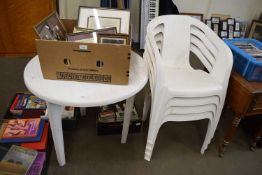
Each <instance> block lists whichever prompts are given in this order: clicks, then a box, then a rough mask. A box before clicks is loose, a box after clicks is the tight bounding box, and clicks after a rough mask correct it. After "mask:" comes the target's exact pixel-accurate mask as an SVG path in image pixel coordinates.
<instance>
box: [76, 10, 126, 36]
mask: <svg viewBox="0 0 262 175" xmlns="http://www.w3.org/2000/svg"><path fill="white" fill-rule="evenodd" d="M90 17H91V18H90ZM119 19H120V26H118V25H119ZM90 20H91V23H90ZM129 22H130V11H129V10H118V9H106V8H93V7H87V6H80V7H79V10H78V27H81V28H88V23H89V25H91V26H92V28H94V29H101V28H102V26H103V27H107V26H108V27H112V26H114V27H116V28H117V29H118V30H117V33H124V34H129ZM115 25H116V26H115Z"/></svg>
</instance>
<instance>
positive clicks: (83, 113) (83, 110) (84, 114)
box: [80, 108, 86, 117]
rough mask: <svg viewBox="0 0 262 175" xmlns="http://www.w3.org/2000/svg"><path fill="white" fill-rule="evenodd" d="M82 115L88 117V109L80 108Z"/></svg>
mask: <svg viewBox="0 0 262 175" xmlns="http://www.w3.org/2000/svg"><path fill="white" fill-rule="evenodd" d="M80 114H81V116H82V117H83V116H86V108H80Z"/></svg>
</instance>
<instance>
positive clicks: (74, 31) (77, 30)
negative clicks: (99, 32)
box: [73, 26, 92, 33]
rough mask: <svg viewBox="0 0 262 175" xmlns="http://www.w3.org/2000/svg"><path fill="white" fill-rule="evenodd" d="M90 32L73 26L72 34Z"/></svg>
mask: <svg viewBox="0 0 262 175" xmlns="http://www.w3.org/2000/svg"><path fill="white" fill-rule="evenodd" d="M90 31H92V30H89V29H87V28H81V27H77V26H75V27H74V29H73V33H79V32H90Z"/></svg>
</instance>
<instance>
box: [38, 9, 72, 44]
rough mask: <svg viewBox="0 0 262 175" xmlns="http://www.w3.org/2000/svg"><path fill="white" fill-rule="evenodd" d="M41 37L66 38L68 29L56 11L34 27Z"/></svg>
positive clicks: (47, 38)
mask: <svg viewBox="0 0 262 175" xmlns="http://www.w3.org/2000/svg"><path fill="white" fill-rule="evenodd" d="M33 29H34V31H35V32H36V34H37V36H38V37H39V38H40V39H46V40H62V41H64V40H66V33H67V32H66V29H65V27H64V25H63V23H62V21H61V20H60V19H59V17H58V14H57V13H56V12H52V13H51V14H50V15H48V16H47V17H45V18H44V19H43V20H42V21H41V22H39V23H38V24H36V25H35V26H34V27H33Z"/></svg>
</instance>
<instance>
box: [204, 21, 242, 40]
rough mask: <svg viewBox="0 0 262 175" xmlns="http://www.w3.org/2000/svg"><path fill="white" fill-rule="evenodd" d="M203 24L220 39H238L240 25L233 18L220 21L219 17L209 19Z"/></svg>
mask: <svg viewBox="0 0 262 175" xmlns="http://www.w3.org/2000/svg"><path fill="white" fill-rule="evenodd" d="M205 23H206V25H207V26H209V27H210V28H211V29H212V30H213V31H214V32H215V33H216V34H217V35H218V36H219V37H221V38H229V39H232V38H240V34H241V31H240V30H241V28H240V27H241V26H240V24H241V23H240V22H239V21H237V20H236V19H235V18H227V19H225V20H224V19H223V20H222V19H220V17H211V18H210V19H206V20H205Z"/></svg>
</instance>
